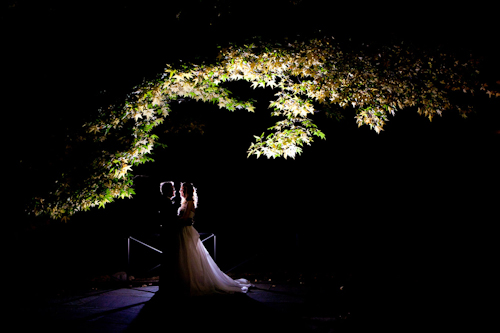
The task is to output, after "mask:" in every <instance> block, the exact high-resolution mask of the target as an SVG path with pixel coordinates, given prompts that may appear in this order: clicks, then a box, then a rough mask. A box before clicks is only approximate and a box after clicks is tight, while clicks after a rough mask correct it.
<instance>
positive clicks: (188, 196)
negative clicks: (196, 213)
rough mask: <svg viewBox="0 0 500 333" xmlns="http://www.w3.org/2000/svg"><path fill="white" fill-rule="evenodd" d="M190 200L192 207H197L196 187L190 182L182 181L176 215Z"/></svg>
mask: <svg viewBox="0 0 500 333" xmlns="http://www.w3.org/2000/svg"><path fill="white" fill-rule="evenodd" d="M190 200H192V201H193V203H194V208H198V194H197V193H196V187H194V186H193V184H192V183H187V182H184V183H182V184H181V206H180V207H179V210H178V212H177V215H179V214H180V212H181V211H183V210H184V209H186V205H187V202H188V201H190Z"/></svg>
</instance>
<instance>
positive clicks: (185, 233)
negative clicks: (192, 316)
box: [177, 226, 252, 296]
mask: <svg viewBox="0 0 500 333" xmlns="http://www.w3.org/2000/svg"><path fill="white" fill-rule="evenodd" d="M178 237H179V239H178V244H179V262H178V264H179V265H178V272H177V273H178V274H179V281H180V283H182V285H183V286H182V287H184V293H185V294H188V295H190V296H200V295H208V294H214V293H235V292H237V293H246V292H247V291H248V288H249V287H251V286H252V285H251V284H250V282H249V281H248V280H246V279H237V280H233V279H232V278H230V277H229V276H227V275H226V274H225V273H224V272H222V271H221V270H220V268H219V267H218V266H217V264H216V263H215V262H214V260H213V259H212V257H211V256H210V254H209V253H208V251H207V249H206V248H205V246H204V245H203V243H202V242H201V240H200V234H199V233H198V231H196V229H195V228H194V227H192V226H184V227H182V229H181V231H180V232H179V234H178Z"/></svg>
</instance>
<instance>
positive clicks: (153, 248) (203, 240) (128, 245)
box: [127, 233, 217, 272]
mask: <svg viewBox="0 0 500 333" xmlns="http://www.w3.org/2000/svg"><path fill="white" fill-rule="evenodd" d="M207 234H209V233H200V236H201V235H207ZM212 237H213V238H214V256H213V259H214V261H216V260H217V259H216V258H217V257H216V255H217V252H216V251H217V246H216V236H215V234H214V233H210V236H208V237H205V238H203V239H202V240H201V242H202V243H204V242H205V241H206V240H209V239H210V238H212ZM200 238H201V237H200ZM130 240H133V241H135V242H137V243H139V244H141V245H144V246H146V247H148V248H150V249H151V250H154V251H156V252H158V253H163V251H161V250H158V249H157V248H155V247H152V246H151V245H149V244H146V243H144V242H141V241H140V240H138V239H136V238H134V237H132V236H128V238H127V247H128V250H127V264H128V267H129V270H130ZM160 266H161V264H158V265H156V266H155V267H153V268H151V269H150V270H149V271H152V270H154V269H156V268H158V267H160ZM149 271H148V272H149Z"/></svg>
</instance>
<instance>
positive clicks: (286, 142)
mask: <svg viewBox="0 0 500 333" xmlns="http://www.w3.org/2000/svg"><path fill="white" fill-rule="evenodd" d="M217 59H218V61H217V62H215V63H214V64H210V65H205V64H184V63H183V64H182V65H180V66H176V68H174V67H173V66H171V65H166V69H165V71H164V73H163V75H161V77H159V78H157V79H155V80H153V81H151V82H145V83H144V84H142V85H141V86H138V87H135V88H134V92H132V93H131V94H130V95H129V96H128V97H127V99H126V101H125V102H124V103H123V106H117V107H110V108H109V109H108V110H107V111H104V110H102V112H100V113H99V115H98V117H97V118H96V119H95V121H93V122H91V123H89V124H85V125H84V127H85V128H86V131H87V135H88V137H89V138H91V139H92V140H93V141H94V142H96V143H101V142H104V141H105V140H106V142H108V141H111V142H116V143H118V145H117V146H118V147H120V148H119V149H118V151H113V152H108V151H105V150H103V151H102V154H100V156H97V157H96V158H95V160H93V161H92V162H91V163H90V165H89V174H88V176H87V177H86V178H85V180H84V181H83V184H84V185H83V186H82V187H80V188H78V187H76V188H72V187H71V186H70V181H69V180H65V179H62V180H61V181H59V183H58V186H59V187H58V188H57V190H56V191H55V192H54V194H52V195H51V196H48V197H47V198H35V199H34V202H33V205H32V209H31V211H32V212H34V213H35V214H36V215H39V214H47V215H49V216H50V217H52V218H57V219H59V218H63V219H66V218H67V216H69V215H72V214H74V213H75V212H77V211H80V210H88V209H90V208H91V207H95V206H98V207H100V208H102V207H104V206H105V204H106V203H108V202H111V201H113V199H114V198H125V197H130V196H132V195H133V194H134V191H133V189H132V188H131V185H132V177H131V173H130V172H131V171H132V166H135V165H138V164H140V163H145V162H147V161H152V159H151V158H150V157H149V154H150V153H151V152H152V151H153V149H154V147H155V146H162V144H159V143H157V142H156V141H157V140H158V137H157V136H156V135H150V134H149V133H150V132H151V131H152V130H153V129H154V128H155V127H157V126H158V125H160V124H162V123H163V121H164V119H165V117H167V116H168V115H169V113H170V107H171V105H175V104H177V103H181V102H182V101H184V100H185V99H186V98H189V99H193V100H196V101H203V102H212V103H215V104H216V105H218V106H219V108H221V109H226V110H229V111H236V110H239V109H245V110H247V111H249V112H254V111H255V106H254V104H255V101H254V100H249V101H240V100H238V99H237V98H235V97H233V96H232V95H231V92H230V91H229V90H227V89H226V88H224V87H222V85H221V83H223V82H227V81H238V80H245V81H247V82H249V83H250V87H251V88H253V89H255V88H268V87H269V88H271V89H276V90H277V92H276V94H275V96H276V99H275V100H274V101H271V102H270V104H269V107H270V108H272V109H273V111H272V112H271V115H272V116H279V117H282V118H283V119H282V120H279V121H277V122H276V124H275V125H274V126H273V127H271V128H270V129H269V130H271V131H272V132H271V133H270V134H268V135H267V136H265V134H264V133H263V134H262V135H261V136H254V138H255V142H254V143H252V144H251V145H250V147H249V149H248V156H251V155H256V156H257V157H259V156H261V155H265V156H266V157H267V158H271V157H272V158H276V157H284V158H288V157H291V158H295V156H296V155H297V154H301V152H302V147H303V145H304V144H307V145H310V144H311V143H312V142H313V137H314V136H316V137H319V138H321V139H325V135H324V133H323V132H322V131H320V130H319V129H318V128H317V126H316V125H315V124H313V123H312V121H311V119H310V117H311V116H312V115H313V114H314V113H315V112H316V110H317V109H322V110H327V111H326V113H327V115H328V116H330V117H333V118H337V119H340V118H344V117H345V115H346V114H347V115H349V117H351V115H350V114H349V112H352V109H354V111H355V116H354V118H355V121H356V123H357V124H358V126H362V125H367V126H369V127H370V128H371V129H373V130H374V131H375V132H377V133H380V132H381V131H383V130H384V125H385V123H386V122H387V121H388V115H389V114H391V115H392V116H395V115H396V111H398V110H402V109H405V108H409V107H416V109H417V110H418V111H417V112H418V113H419V114H421V115H423V116H425V117H427V118H429V120H432V119H433V117H434V116H435V115H436V114H437V115H439V116H441V115H442V113H443V112H444V111H446V110H450V109H456V110H458V112H459V113H460V114H461V115H462V116H463V117H466V115H467V113H469V112H471V110H472V107H471V106H469V105H466V106H464V105H457V103H456V102H455V101H453V100H452V97H451V96H452V95H456V94H457V93H460V94H468V95H470V94H471V93H473V94H474V93H475V94H479V93H481V94H485V95H487V96H488V97H490V98H492V97H500V93H499V92H497V91H494V90H493V89H491V87H488V85H487V84H486V83H484V82H479V81H477V78H478V73H479V72H478V69H477V61H476V60H475V59H473V58H470V59H466V60H463V59H460V60H459V59H455V58H454V57H453V56H452V55H450V54H449V53H438V52H435V51H434V50H431V52H426V51H422V50H416V49H412V48H410V47H406V46H404V47H403V46H402V45H385V46H381V47H379V48H375V47H370V48H368V47H364V46H363V47H359V48H357V49H356V50H342V48H341V46H340V45H339V44H337V43H336V42H335V41H334V40H333V39H315V40H311V41H309V42H308V43H305V42H300V43H299V42H293V43H292V42H290V43H287V45H285V46H283V45H281V44H279V43H276V44H270V43H264V42H262V43H252V44H250V45H243V46H237V45H230V46H229V47H227V48H224V49H222V50H221V51H220V53H219V55H218V56H217ZM345 109H348V110H345ZM85 139H86V138H85V137H81V140H82V141H83V140H85ZM72 186H73V185H72Z"/></svg>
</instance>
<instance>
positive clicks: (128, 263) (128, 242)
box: [127, 236, 130, 279]
mask: <svg viewBox="0 0 500 333" xmlns="http://www.w3.org/2000/svg"><path fill="white" fill-rule="evenodd" d="M129 275H130V236H129V237H127V279H128V276H129Z"/></svg>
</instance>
